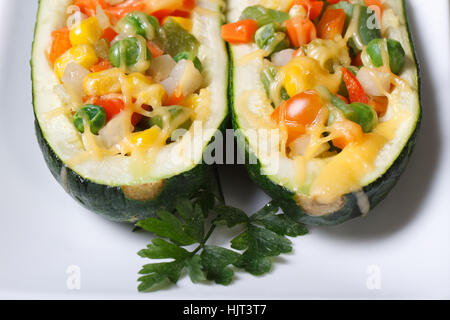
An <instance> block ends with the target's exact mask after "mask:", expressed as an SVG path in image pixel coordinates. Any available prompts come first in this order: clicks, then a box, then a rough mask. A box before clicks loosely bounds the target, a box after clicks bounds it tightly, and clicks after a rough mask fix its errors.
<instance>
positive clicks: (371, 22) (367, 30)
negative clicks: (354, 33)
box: [359, 6, 382, 45]
mask: <svg viewBox="0 0 450 320" xmlns="http://www.w3.org/2000/svg"><path fill="white" fill-rule="evenodd" d="M359 35H360V37H361V41H362V42H363V44H364V45H366V44H368V43H369V42H370V41H372V40H373V39H379V38H381V37H382V35H381V30H380V25H379V23H378V20H377V17H376V14H375V11H373V10H372V9H370V8H369V7H366V6H362V7H361V15H360V17H359Z"/></svg>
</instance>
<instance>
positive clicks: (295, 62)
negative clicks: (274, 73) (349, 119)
mask: <svg viewBox="0 0 450 320" xmlns="http://www.w3.org/2000/svg"><path fill="white" fill-rule="evenodd" d="M280 72H281V73H282V74H283V78H284V87H285V88H286V91H287V93H288V94H289V96H291V97H292V96H294V95H296V94H297V93H300V92H303V91H306V90H310V89H314V88H315V87H316V86H319V85H323V86H325V87H327V88H328V89H329V90H330V91H331V92H333V93H336V92H337V91H338V90H339V85H340V83H341V77H342V75H341V73H340V72H336V73H335V74H330V73H329V72H328V71H327V70H325V69H324V68H322V66H321V65H320V63H319V62H318V61H317V60H316V59H313V58H311V57H295V58H294V59H292V60H291V61H290V62H289V63H288V64H287V65H285V66H284V67H283V68H281V70H280Z"/></svg>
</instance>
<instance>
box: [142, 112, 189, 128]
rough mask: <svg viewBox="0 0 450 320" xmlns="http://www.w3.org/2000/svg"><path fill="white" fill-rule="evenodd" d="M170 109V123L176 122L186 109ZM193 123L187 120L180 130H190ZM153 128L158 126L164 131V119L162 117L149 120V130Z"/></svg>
mask: <svg viewBox="0 0 450 320" xmlns="http://www.w3.org/2000/svg"><path fill="white" fill-rule="evenodd" d="M168 108H169V113H170V121H173V120H175V119H176V118H177V117H178V116H180V115H181V114H182V112H183V110H184V109H185V108H183V107H181V106H170V107H168ZM191 124H192V121H191V119H188V120H186V121H185V122H183V123H182V124H181V125H180V126H179V127H178V129H186V130H188V129H189V128H190V127H191ZM153 126H158V127H160V128H161V129H163V126H164V124H163V119H162V117H161V116H159V115H158V116H154V117H151V118H149V128H151V127H153Z"/></svg>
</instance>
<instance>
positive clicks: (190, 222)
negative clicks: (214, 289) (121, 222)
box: [137, 191, 308, 292]
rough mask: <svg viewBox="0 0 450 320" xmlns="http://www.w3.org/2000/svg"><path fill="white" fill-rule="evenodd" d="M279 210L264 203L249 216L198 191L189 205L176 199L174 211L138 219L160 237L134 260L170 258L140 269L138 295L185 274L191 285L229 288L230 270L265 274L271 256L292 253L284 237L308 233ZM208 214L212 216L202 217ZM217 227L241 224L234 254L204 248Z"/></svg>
mask: <svg viewBox="0 0 450 320" xmlns="http://www.w3.org/2000/svg"><path fill="white" fill-rule="evenodd" d="M217 200H218V201H219V203H218V204H216V201H217ZM278 211H279V207H278V206H277V205H276V204H274V203H269V204H268V205H266V206H265V207H264V208H262V209H261V210H260V211H258V212H257V213H255V214H254V215H252V216H248V215H247V214H246V213H245V212H244V211H242V210H240V209H237V208H233V207H229V206H225V205H224V204H223V203H221V202H220V199H219V198H217V197H216V196H215V195H213V194H211V193H208V192H206V191H201V192H199V194H198V195H196V196H195V197H194V199H192V200H191V201H188V200H179V201H177V204H176V211H175V212H173V213H171V212H167V211H160V212H158V213H157V217H155V218H148V219H145V220H142V221H139V222H138V223H137V226H138V227H140V228H142V229H144V230H146V231H148V232H152V233H154V234H155V235H157V236H159V237H160V238H156V239H153V240H152V242H151V244H149V245H148V246H147V248H145V249H143V250H141V251H139V252H138V254H139V256H141V257H143V258H148V259H172V261H169V262H161V263H153V264H147V265H145V266H144V267H143V268H142V269H141V270H140V272H139V273H140V274H141V275H143V276H141V277H140V278H139V279H138V281H140V284H139V287H138V289H139V291H141V292H149V291H154V290H157V289H158V288H159V286H162V285H163V284H165V283H177V282H178V280H179V279H180V277H181V276H182V275H183V274H185V273H186V274H188V275H189V277H190V279H191V280H192V282H194V283H198V282H202V281H205V280H210V281H214V282H216V283H217V284H221V285H229V284H230V283H231V282H232V281H233V278H234V274H235V271H234V269H235V268H239V269H242V270H245V271H247V272H249V273H251V274H253V275H262V274H265V273H267V272H269V271H270V270H271V267H272V257H276V256H279V255H280V254H283V253H289V252H291V251H292V243H291V241H290V240H289V239H288V238H286V236H291V237H295V236H300V235H304V234H306V233H307V232H308V231H307V229H306V227H305V226H304V225H303V224H301V223H298V222H296V221H295V220H293V219H291V218H290V217H289V216H287V215H285V214H278ZM210 212H214V213H215V216H214V217H212V218H211V219H206V218H207V217H208V216H209V214H210ZM208 221H211V222H208ZM221 225H226V226H227V227H228V228H232V227H235V226H238V225H241V226H243V228H244V230H243V231H242V232H241V233H240V234H239V235H237V236H236V237H234V239H232V240H231V248H232V249H234V250H237V251H234V250H231V249H227V248H222V247H218V246H212V245H207V242H208V240H209V238H210V237H211V235H212V234H213V232H214V231H215V230H216V227H217V226H221ZM206 230H208V232H205V231H206ZM192 244H197V247H196V248H195V249H194V250H193V251H189V250H187V249H186V248H184V247H186V246H189V245H192ZM233 267H235V268H233Z"/></svg>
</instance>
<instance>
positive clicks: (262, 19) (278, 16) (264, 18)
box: [239, 5, 289, 27]
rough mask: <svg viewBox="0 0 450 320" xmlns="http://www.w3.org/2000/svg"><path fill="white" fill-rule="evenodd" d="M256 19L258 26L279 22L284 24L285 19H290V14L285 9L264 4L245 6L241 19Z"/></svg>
mask: <svg viewBox="0 0 450 320" xmlns="http://www.w3.org/2000/svg"><path fill="white" fill-rule="evenodd" d="M247 19H251V20H256V22H258V26H259V27H262V26H265V25H266V24H269V23H273V22H278V23H280V24H282V23H283V22H284V21H286V20H289V14H288V13H286V12H283V11H278V10H273V9H268V8H265V7H263V6H260V5H257V6H251V7H247V8H245V10H244V11H243V12H242V15H241V17H240V18H239V20H247Z"/></svg>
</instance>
